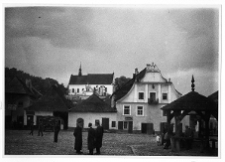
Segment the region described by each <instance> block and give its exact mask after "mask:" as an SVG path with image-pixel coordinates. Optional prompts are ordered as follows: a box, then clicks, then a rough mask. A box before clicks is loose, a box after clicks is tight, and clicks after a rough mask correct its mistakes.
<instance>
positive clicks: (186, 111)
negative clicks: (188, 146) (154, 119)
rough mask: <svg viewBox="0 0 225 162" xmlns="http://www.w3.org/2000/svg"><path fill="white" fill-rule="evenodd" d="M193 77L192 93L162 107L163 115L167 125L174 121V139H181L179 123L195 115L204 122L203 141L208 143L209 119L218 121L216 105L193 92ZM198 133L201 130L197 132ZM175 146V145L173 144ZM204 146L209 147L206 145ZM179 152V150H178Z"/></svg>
mask: <svg viewBox="0 0 225 162" xmlns="http://www.w3.org/2000/svg"><path fill="white" fill-rule="evenodd" d="M194 88H195V85H194V77H193V76H192V91H191V92H189V93H187V94H186V95H184V96H182V97H180V98H179V99H177V100H175V101H173V102H171V103H170V104H168V105H166V106H164V107H162V108H161V109H162V110H163V111H164V114H165V115H166V116H167V124H170V122H171V119H172V118H174V119H175V138H176V139H179V138H180V137H181V133H182V130H181V121H182V119H183V118H184V117H185V116H186V115H191V114H195V115H196V116H198V118H199V119H203V120H204V122H205V132H204V134H205V136H204V137H205V138H204V140H205V141H209V119H210V116H211V115H213V116H214V117H215V118H216V119H217V120H218V105H216V104H215V102H213V101H212V100H211V99H210V98H207V97H205V96H203V95H200V94H199V93H197V92H195V91H194ZM199 131H200V133H201V131H202V130H199ZM175 145H177V144H175ZM206 146H209V144H207V145H206ZM178 150H179V148H178Z"/></svg>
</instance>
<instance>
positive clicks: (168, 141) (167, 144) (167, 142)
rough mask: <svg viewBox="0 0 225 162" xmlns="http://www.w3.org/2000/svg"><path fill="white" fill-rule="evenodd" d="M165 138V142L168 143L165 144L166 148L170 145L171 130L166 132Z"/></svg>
mask: <svg viewBox="0 0 225 162" xmlns="http://www.w3.org/2000/svg"><path fill="white" fill-rule="evenodd" d="M164 140H165V143H166V144H165V146H164V149H168V148H169V146H170V134H169V132H166V134H165V138H164Z"/></svg>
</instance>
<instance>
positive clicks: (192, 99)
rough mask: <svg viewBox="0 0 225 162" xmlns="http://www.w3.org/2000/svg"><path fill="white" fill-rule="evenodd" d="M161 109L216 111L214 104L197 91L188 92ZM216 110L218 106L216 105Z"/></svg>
mask: <svg viewBox="0 0 225 162" xmlns="http://www.w3.org/2000/svg"><path fill="white" fill-rule="evenodd" d="M161 109H162V110H174V111H175V110H190V111H192V110H193V111H216V107H215V104H214V103H213V102H212V100H210V99H208V98H207V97H205V96H203V95H200V94H199V93H197V92H194V91H192V92H189V93H187V94H186V95H184V96H182V97H180V98H178V99H177V100H175V101H173V102H171V103H170V104H168V105H166V106H164V107H162V108H161ZM217 111H218V107H217Z"/></svg>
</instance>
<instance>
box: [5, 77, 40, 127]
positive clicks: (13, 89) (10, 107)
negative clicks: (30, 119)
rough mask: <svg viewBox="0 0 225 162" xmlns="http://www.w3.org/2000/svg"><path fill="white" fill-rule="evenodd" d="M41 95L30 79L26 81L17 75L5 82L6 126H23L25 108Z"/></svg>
mask: <svg viewBox="0 0 225 162" xmlns="http://www.w3.org/2000/svg"><path fill="white" fill-rule="evenodd" d="M39 97H41V93H39V92H38V91H37V90H36V89H35V88H34V87H33V86H32V84H31V81H30V80H26V82H24V81H22V80H21V79H20V78H18V77H17V76H15V77H14V78H13V79H12V80H9V81H6V84H5V127H6V129H7V128H21V129H22V128H23V127H24V124H25V123H24V110H25V108H27V107H29V106H30V105H31V104H32V102H33V101H35V100H37V99H38V98H39Z"/></svg>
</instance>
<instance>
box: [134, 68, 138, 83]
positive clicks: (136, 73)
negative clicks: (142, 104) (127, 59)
mask: <svg viewBox="0 0 225 162" xmlns="http://www.w3.org/2000/svg"><path fill="white" fill-rule="evenodd" d="M137 75H138V68H135V74H134V77H135V82H137V81H138V80H137Z"/></svg>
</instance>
